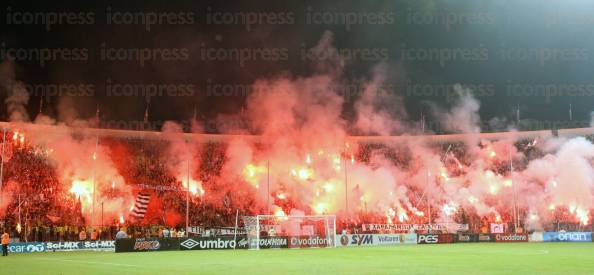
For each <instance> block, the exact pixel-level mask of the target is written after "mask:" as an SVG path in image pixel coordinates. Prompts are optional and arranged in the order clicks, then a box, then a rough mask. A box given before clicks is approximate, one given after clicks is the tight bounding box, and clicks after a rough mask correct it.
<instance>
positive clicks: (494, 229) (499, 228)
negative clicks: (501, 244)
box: [490, 223, 505, 234]
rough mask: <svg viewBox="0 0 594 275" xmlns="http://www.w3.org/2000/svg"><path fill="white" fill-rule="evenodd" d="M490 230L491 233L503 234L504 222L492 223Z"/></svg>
mask: <svg viewBox="0 0 594 275" xmlns="http://www.w3.org/2000/svg"><path fill="white" fill-rule="evenodd" d="M490 229H491V230H490V232H491V233H492V234H503V233H504V232H505V224H503V223H492V224H491V228H490Z"/></svg>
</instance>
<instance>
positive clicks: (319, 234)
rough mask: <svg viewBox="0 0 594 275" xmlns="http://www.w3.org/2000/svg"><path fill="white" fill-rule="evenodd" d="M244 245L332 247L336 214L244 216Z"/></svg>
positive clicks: (252, 247) (254, 246)
mask: <svg viewBox="0 0 594 275" xmlns="http://www.w3.org/2000/svg"><path fill="white" fill-rule="evenodd" d="M243 222H244V225H245V230H246V234H247V241H248V248H249V249H253V250H258V249H261V248H306V247H320V248H322V247H336V216H334V215H316V216H275V215H257V216H244V217H243Z"/></svg>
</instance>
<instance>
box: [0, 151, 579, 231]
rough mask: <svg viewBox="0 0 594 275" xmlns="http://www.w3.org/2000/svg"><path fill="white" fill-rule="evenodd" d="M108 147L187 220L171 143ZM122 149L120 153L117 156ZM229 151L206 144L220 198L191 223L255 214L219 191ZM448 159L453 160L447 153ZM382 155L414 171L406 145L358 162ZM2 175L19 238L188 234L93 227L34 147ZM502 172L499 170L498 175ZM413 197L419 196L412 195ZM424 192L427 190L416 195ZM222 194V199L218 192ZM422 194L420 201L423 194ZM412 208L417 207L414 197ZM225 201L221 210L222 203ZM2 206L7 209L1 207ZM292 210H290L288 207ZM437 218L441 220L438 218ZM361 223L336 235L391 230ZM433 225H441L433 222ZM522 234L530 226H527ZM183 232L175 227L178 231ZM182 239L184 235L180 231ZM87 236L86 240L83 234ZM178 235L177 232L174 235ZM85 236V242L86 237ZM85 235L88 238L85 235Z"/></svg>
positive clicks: (165, 225)
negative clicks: (170, 160)
mask: <svg viewBox="0 0 594 275" xmlns="http://www.w3.org/2000/svg"><path fill="white" fill-rule="evenodd" d="M102 143H104V144H107V145H109V146H110V147H111V148H112V150H114V151H117V150H119V149H121V150H124V151H125V153H118V154H114V155H113V156H112V158H113V162H114V163H115V164H116V165H117V169H118V171H119V173H120V174H121V175H122V176H123V177H124V178H125V180H126V182H127V183H131V184H135V185H138V184H144V185H147V186H160V187H171V188H170V189H166V190H163V189H155V190H152V191H151V192H152V194H153V195H154V196H156V197H157V198H158V199H159V201H160V203H161V205H160V207H161V208H162V209H167V210H168V211H169V214H171V212H173V213H178V214H180V213H181V215H183V214H185V206H186V204H185V200H184V199H180V198H184V196H183V195H182V193H180V192H182V191H177V192H176V191H171V190H176V189H175V188H177V190H182V188H181V182H180V181H179V180H177V179H176V177H175V175H173V174H172V172H171V171H169V169H168V168H167V161H168V160H167V159H166V157H165V156H164V154H163V152H164V150H166V148H167V146H168V143H167V142H166V141H159V140H141V139H106V140H102ZM531 144H533V141H531V140H526V141H520V142H518V143H516V147H517V148H518V149H519V150H520V151H521V152H523V153H524V154H525V156H526V157H525V158H523V159H521V160H514V161H518V163H514V166H517V167H522V166H523V165H524V166H525V165H526V164H527V162H528V161H529V160H530V159H531V158H535V157H541V156H542V154H543V153H542V152H540V151H538V150H537V149H535V147H534V146H531ZM118 148H119V149H118ZM435 149H436V150H438V151H441V152H442V154H443V155H444V156H445V157H444V159H445V161H446V162H447V161H448V160H447V156H448V155H451V156H453V157H454V158H455V159H456V161H457V162H458V163H462V164H464V165H468V164H469V163H468V162H469V161H470V160H469V159H468V156H467V152H466V151H465V146H464V144H463V143H449V144H439V145H436V148H435ZM225 151H226V144H224V143H215V142H209V143H206V144H203V145H202V146H201V149H200V150H199V153H198V154H199V155H198V156H197V159H200V166H199V167H197V168H196V171H192V173H195V174H197V175H199V180H200V182H201V183H202V185H203V188H204V189H206V191H207V192H213V193H216V194H217V196H216V198H217V199H216V200H217V201H214V200H211V201H209V200H207V199H203V198H201V197H196V198H192V201H191V207H190V209H189V211H190V215H189V216H190V224H191V225H198V226H202V227H205V228H208V227H216V226H233V225H234V222H235V214H236V213H235V209H237V208H240V211H242V214H255V213H252V212H254V211H255V210H254V209H253V208H250V207H252V205H251V202H250V201H245V200H244V201H242V203H243V205H242V204H240V202H238V201H239V200H235V199H234V196H240V195H241V194H234V193H233V192H229V191H221V190H219V187H218V186H217V181H218V180H220V173H221V169H222V168H223V165H224V164H225V161H226V156H225ZM446 152H447V154H446ZM378 153H379V154H382V155H383V156H384V157H385V158H387V159H389V160H391V161H392V162H393V163H394V165H396V166H397V167H401V168H408V167H409V166H410V165H411V161H410V160H411V158H412V157H413V155H414V154H413V152H411V151H410V148H408V147H406V146H400V147H399V146H386V145H382V144H365V145H361V146H360V147H359V150H358V152H357V153H356V156H355V158H356V159H357V161H359V162H369V161H370V159H371V157H372V155H373V154H378ZM3 169H4V172H3V173H4V174H3V188H2V192H3V193H2V199H3V200H5V201H7V203H6V202H5V205H4V207H5V212H4V216H3V217H2V222H3V224H4V225H5V226H6V227H7V228H10V230H12V232H13V234H12V235H13V236H19V237H20V238H21V239H23V240H29V241H50V240H51V241H73V240H81V239H83V237H84V239H88V240H94V239H114V238H115V236H116V234H117V233H118V231H121V230H124V231H125V233H126V234H127V235H128V236H146V237H149V236H150V237H159V236H180V235H179V234H182V235H186V233H185V232H183V229H182V228H183V225H184V224H185V221H184V220H183V218H180V217H177V218H176V219H173V222H172V221H170V220H166V219H165V218H164V216H168V215H169V214H167V213H165V212H166V211H163V212H164V213H152V214H150V213H147V216H146V217H145V219H144V221H142V222H138V221H133V220H127V221H126V223H125V224H122V223H121V222H120V221H117V220H114V221H110V222H108V223H106V224H101V225H93V226H89V225H88V221H86V220H85V218H84V217H83V215H82V213H81V205H80V201H79V200H77V199H76V198H74V197H73V196H71V195H69V194H68V192H67V190H64V187H63V186H62V185H61V184H60V181H59V179H58V176H57V172H56V170H55V168H54V166H53V165H52V163H51V162H50V161H49V158H48V157H47V152H45V151H44V150H43V148H39V147H32V146H28V145H26V144H24V145H22V144H21V145H18V146H13V148H12V151H11V154H10V158H9V159H6V160H5V165H4V168H3ZM495 169H496V172H497V173H501V174H504V173H506V171H507V170H506V169H509V168H508V164H506V163H502V164H500V165H498V166H495ZM497 169H498V170H497ZM413 191H415V190H413ZM416 191H418V192H422V190H416ZM217 192H218V193H217ZM417 195H418V194H417ZM410 200H411V201H415V200H418V197H414V196H413V195H412V194H411V197H410ZM221 201H222V203H221ZM0 204H1V203H0ZM285 206H287V205H285ZM424 207H426V206H423V205H421V206H419V210H421V211H423V212H425V213H428V211H427V209H425V208H424ZM434 215H435V214H434ZM356 217H357V218H348V219H344V220H339V221H338V223H337V225H338V229H339V230H342V229H347V230H349V231H353V232H356V231H358V230H360V228H361V225H362V224H364V223H386V216H385V214H383V213H372V212H367V211H365V210H362V211H360V213H358V214H357V215H356ZM433 218H437V215H435V216H434V217H433ZM500 218H501V219H502V220H504V221H506V222H508V221H510V220H512V218H511V217H509V215H508V214H506V213H502V216H501V217H500ZM555 218H556V224H551V225H549V226H550V227H551V228H557V229H559V228H563V229H571V228H572V226H573V225H575V223H572V220H573V219H572V218H570V217H569V214H564V213H563V212H560V213H559V214H557V215H556V217H555ZM427 222H428V217H427V216H426V215H423V216H418V215H413V214H410V215H408V217H407V220H406V223H409V224H424V223H427ZM451 222H455V223H463V224H469V226H470V230H471V231H473V232H482V231H484V230H485V227H486V226H487V224H488V223H489V220H486V219H485V218H481V217H479V216H477V215H476V213H467V212H464V210H463V209H462V210H461V211H458V212H456V213H455V214H454V215H453V216H452V217H451ZM520 226H521V227H523V226H524V225H523V224H521V225H520ZM176 227H177V228H176ZM180 231H181V232H183V233H179V232H180ZM83 232H84V233H83ZM172 232H175V233H172ZM81 234H82V235H81ZM83 235H84V236H83Z"/></svg>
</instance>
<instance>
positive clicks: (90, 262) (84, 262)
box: [40, 258, 141, 267]
mask: <svg viewBox="0 0 594 275" xmlns="http://www.w3.org/2000/svg"><path fill="white" fill-rule="evenodd" d="M40 260H46V261H62V262H71V263H81V264H98V265H113V266H125V267H141V266H139V265H133V264H119V263H106V262H95V261H81V260H71V259H44V258H41V259H40Z"/></svg>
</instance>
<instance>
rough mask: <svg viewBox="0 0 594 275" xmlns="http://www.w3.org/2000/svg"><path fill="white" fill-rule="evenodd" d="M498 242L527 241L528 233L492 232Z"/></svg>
mask: <svg viewBox="0 0 594 275" xmlns="http://www.w3.org/2000/svg"><path fill="white" fill-rule="evenodd" d="M493 236H494V239H495V241H496V242H498V243H522V242H528V234H493Z"/></svg>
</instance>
